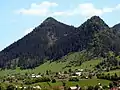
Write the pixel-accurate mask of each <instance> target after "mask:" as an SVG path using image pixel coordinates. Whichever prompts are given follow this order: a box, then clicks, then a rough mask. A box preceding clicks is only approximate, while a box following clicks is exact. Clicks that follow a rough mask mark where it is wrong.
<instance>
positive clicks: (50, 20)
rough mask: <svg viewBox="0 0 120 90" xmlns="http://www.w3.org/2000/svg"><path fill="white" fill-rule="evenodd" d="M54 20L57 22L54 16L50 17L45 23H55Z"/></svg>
mask: <svg viewBox="0 0 120 90" xmlns="http://www.w3.org/2000/svg"><path fill="white" fill-rule="evenodd" d="M54 22H57V20H56V19H54V18H53V17H48V18H47V19H45V20H44V21H43V23H54Z"/></svg>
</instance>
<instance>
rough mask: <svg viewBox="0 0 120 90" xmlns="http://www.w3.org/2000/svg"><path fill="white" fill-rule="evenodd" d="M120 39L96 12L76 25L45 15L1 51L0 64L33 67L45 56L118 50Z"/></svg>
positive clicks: (1, 66)
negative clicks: (36, 25)
mask: <svg viewBox="0 0 120 90" xmlns="http://www.w3.org/2000/svg"><path fill="white" fill-rule="evenodd" d="M119 41H120V39H119V36H118V35H117V34H116V33H114V32H113V30H112V29H111V28H109V26H108V25H107V24H106V23H105V22H104V21H103V20H102V19H101V18H100V17H98V16H93V17H91V18H90V19H88V20H87V21H86V22H85V23H83V24H82V25H81V26H79V27H78V28H76V27H73V26H69V25H66V24H63V23H61V22H59V21H57V20H56V19H54V18H52V17H48V18H47V19H46V20H45V21H43V22H42V23H41V24H40V25H39V26H38V27H36V28H35V29H33V31H32V32H31V33H29V34H28V35H26V36H24V37H23V38H22V39H20V40H18V41H17V42H15V43H13V44H11V45H10V46H8V47H7V48H5V49H4V50H3V51H1V52H0V68H15V67H16V66H19V67H21V68H34V67H36V66H38V65H40V64H42V63H44V62H45V60H53V61H54V60H57V59H59V58H61V57H63V56H65V55H67V54H68V53H71V52H78V51H83V50H87V51H90V52H91V53H92V54H93V56H94V57H96V56H97V55H99V56H104V54H105V53H107V52H109V51H113V52H115V53H117V54H118V53H119V51H120V49H119ZM103 51H105V53H104V52H103Z"/></svg>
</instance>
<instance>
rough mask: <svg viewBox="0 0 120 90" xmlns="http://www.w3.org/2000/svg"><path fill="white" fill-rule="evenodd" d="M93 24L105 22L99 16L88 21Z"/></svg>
mask: <svg viewBox="0 0 120 90" xmlns="http://www.w3.org/2000/svg"><path fill="white" fill-rule="evenodd" d="M88 20H90V21H92V22H104V21H103V20H102V19H101V18H100V17H99V16H92V17H91V18H90V19H88Z"/></svg>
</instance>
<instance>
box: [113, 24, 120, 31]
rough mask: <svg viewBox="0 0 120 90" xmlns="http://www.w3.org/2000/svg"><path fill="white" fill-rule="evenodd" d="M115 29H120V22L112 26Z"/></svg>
mask: <svg viewBox="0 0 120 90" xmlns="http://www.w3.org/2000/svg"><path fill="white" fill-rule="evenodd" d="M112 29H113V30H117V31H120V23H119V24H116V25H114V26H113V27H112Z"/></svg>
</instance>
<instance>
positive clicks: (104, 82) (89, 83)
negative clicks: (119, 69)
mask: <svg viewBox="0 0 120 90" xmlns="http://www.w3.org/2000/svg"><path fill="white" fill-rule="evenodd" d="M110 82H111V81H109V80H103V79H84V80H80V81H79V82H70V81H67V82H65V83H66V86H68V87H70V86H75V85H77V84H78V85H79V86H81V87H84V86H95V85H97V84H98V83H101V84H102V85H103V86H104V85H106V86H108V85H109V83H110ZM35 85H40V86H41V87H45V86H46V87H49V85H50V86H62V82H56V83H49V84H48V83H47V82H43V83H37V84H35Z"/></svg>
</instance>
